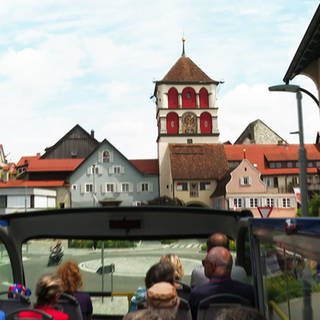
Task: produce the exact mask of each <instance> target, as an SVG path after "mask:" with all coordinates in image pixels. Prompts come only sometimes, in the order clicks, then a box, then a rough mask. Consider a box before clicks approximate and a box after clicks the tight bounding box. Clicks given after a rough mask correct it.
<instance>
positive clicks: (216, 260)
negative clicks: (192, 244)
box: [204, 247, 232, 278]
mask: <svg viewBox="0 0 320 320" xmlns="http://www.w3.org/2000/svg"><path fill="white" fill-rule="evenodd" d="M204 268H205V274H206V276H207V277H208V278H210V277H213V276H228V277H229V276H230V274H231V268H232V256H231V253H230V251H229V250H228V249H226V248H224V247H214V248H212V249H210V250H209V252H208V253H207V256H206V258H205V265H204Z"/></svg>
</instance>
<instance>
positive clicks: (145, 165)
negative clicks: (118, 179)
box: [129, 159, 159, 174]
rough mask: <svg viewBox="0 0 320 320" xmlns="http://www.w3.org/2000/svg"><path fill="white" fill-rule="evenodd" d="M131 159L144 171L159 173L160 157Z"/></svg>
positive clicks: (146, 172)
mask: <svg viewBox="0 0 320 320" xmlns="http://www.w3.org/2000/svg"><path fill="white" fill-rule="evenodd" d="M129 161H130V162H131V163H132V164H133V165H134V166H135V167H136V168H137V169H138V170H139V171H140V172H142V173H145V174H159V162H158V159H137V160H129Z"/></svg>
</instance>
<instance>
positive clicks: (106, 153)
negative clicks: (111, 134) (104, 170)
mask: <svg viewBox="0 0 320 320" xmlns="http://www.w3.org/2000/svg"><path fill="white" fill-rule="evenodd" d="M110 161H111V156H110V152H109V151H108V150H104V151H103V152H102V162H110Z"/></svg>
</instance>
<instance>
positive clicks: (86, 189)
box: [84, 183, 93, 192]
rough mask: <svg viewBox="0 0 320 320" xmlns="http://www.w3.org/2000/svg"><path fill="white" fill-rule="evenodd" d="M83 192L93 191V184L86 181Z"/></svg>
mask: <svg viewBox="0 0 320 320" xmlns="http://www.w3.org/2000/svg"><path fill="white" fill-rule="evenodd" d="M84 190H85V192H93V184H92V183H86V184H85V185H84Z"/></svg>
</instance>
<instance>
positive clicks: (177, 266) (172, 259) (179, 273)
mask: <svg viewBox="0 0 320 320" xmlns="http://www.w3.org/2000/svg"><path fill="white" fill-rule="evenodd" d="M160 262H167V263H170V264H171V265H172V266H173V268H174V280H175V281H181V280H182V278H183V276H184V270H183V265H182V263H181V260H180V258H179V257H178V256H177V255H176V254H172V253H168V254H166V255H163V256H162V257H161V258H160Z"/></svg>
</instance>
